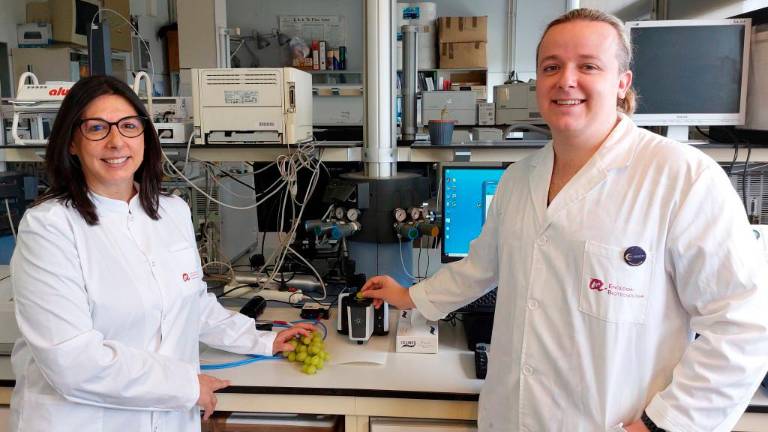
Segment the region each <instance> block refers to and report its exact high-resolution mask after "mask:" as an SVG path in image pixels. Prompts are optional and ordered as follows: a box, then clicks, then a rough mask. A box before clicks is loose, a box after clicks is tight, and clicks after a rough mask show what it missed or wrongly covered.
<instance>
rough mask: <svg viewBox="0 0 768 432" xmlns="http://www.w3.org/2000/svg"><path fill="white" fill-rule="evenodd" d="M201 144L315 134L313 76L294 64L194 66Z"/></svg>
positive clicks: (294, 139)
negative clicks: (228, 66) (211, 67)
mask: <svg viewBox="0 0 768 432" xmlns="http://www.w3.org/2000/svg"><path fill="white" fill-rule="evenodd" d="M192 104H193V111H194V118H195V121H194V126H195V132H196V135H197V136H196V137H195V143H196V144H295V143H301V142H307V141H311V140H312V76H311V75H310V74H308V73H306V72H303V71H300V70H298V69H294V68H287V67H286V68H238V69H192Z"/></svg>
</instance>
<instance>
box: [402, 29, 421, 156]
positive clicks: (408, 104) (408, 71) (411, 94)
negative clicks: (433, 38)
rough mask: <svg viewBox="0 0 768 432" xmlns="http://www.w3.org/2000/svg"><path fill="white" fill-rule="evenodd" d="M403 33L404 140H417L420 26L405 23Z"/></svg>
mask: <svg viewBox="0 0 768 432" xmlns="http://www.w3.org/2000/svg"><path fill="white" fill-rule="evenodd" d="M400 31H401V32H402V33H403V84H402V96H403V119H402V123H401V124H402V135H403V141H407V142H413V141H415V140H416V88H417V83H416V76H417V67H418V65H419V55H418V52H419V51H418V50H417V49H416V47H418V46H419V27H418V26H415V25H404V26H402V27H401V28H400Z"/></svg>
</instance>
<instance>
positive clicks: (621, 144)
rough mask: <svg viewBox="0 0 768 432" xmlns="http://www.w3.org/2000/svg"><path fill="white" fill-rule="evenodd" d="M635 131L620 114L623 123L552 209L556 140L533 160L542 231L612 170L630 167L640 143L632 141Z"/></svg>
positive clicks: (533, 185) (534, 196)
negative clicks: (549, 201) (549, 203)
mask: <svg viewBox="0 0 768 432" xmlns="http://www.w3.org/2000/svg"><path fill="white" fill-rule="evenodd" d="M635 129H637V126H635V124H634V123H633V122H632V120H630V118H629V117H627V116H626V115H624V114H623V113H619V123H618V124H617V125H616V126H615V127H614V128H613V130H612V131H611V133H610V134H609V135H608V137H607V138H606V139H605V141H604V142H603V144H601V145H600V148H599V149H598V150H597V152H596V153H595V154H594V156H592V158H591V159H590V160H589V161H588V162H587V163H586V164H585V165H584V166H583V167H582V168H581V170H579V172H578V173H576V175H575V176H574V177H573V178H572V179H571V180H570V181H569V182H568V184H567V185H565V187H564V188H563V190H562V191H560V193H559V194H558V196H557V198H556V199H555V200H554V201H553V202H552V203H551V205H550V206H549V207H547V198H548V195H549V184H550V181H551V179H552V168H553V165H554V160H555V154H554V149H553V146H552V141H550V142H549V143H547V145H546V146H545V147H544V148H543V149H542V150H541V151H539V152H538V153H537V154H536V155H534V156H533V157H531V158H530V159H529V162H528V163H529V165H530V166H531V171H530V176H529V177H528V178H529V187H530V191H531V197H532V199H533V204H534V208H535V209H536V215H537V219H538V222H539V227H540V229H542V230H543V229H546V227H547V226H548V225H549V223H550V222H551V221H552V220H553V219H554V217H555V216H556V215H557V214H558V213H560V212H561V211H562V210H564V209H566V208H567V207H569V206H570V205H572V204H574V203H576V202H577V201H579V200H580V199H582V198H583V197H584V196H585V195H586V194H587V193H588V192H589V191H591V190H592V189H594V188H595V187H596V186H597V185H599V184H600V183H602V182H603V181H604V180H605V179H606V178H607V176H608V173H609V171H611V170H614V169H621V168H626V167H628V166H629V165H630V163H631V162H632V159H633V158H634V156H635V153H636V151H637V145H638V141H637V140H633V139H628V138H629V137H631V136H633V134H634V132H635Z"/></svg>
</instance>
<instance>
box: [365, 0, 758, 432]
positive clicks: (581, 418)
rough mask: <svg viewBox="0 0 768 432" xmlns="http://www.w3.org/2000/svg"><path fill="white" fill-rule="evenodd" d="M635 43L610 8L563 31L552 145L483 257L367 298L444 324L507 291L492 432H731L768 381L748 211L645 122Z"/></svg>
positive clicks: (381, 284) (511, 172)
mask: <svg viewBox="0 0 768 432" xmlns="http://www.w3.org/2000/svg"><path fill="white" fill-rule="evenodd" d="M627 38H628V35H627V34H626V33H625V32H624V30H623V26H622V24H621V22H620V21H618V20H617V19H616V18H614V17H612V16H609V15H606V14H603V13H601V12H598V11H594V10H586V9H580V10H574V11H571V12H569V13H567V14H565V15H564V16H562V17H560V18H558V19H557V20H555V21H554V22H552V23H551V24H550V25H549V26H548V28H547V30H546V31H545V33H544V35H543V36H542V39H541V42H540V45H539V47H538V52H537V57H538V59H537V88H536V90H537V99H538V104H539V108H540V109H541V112H542V115H543V117H544V119H545V120H546V122H547V123H548V125H549V127H550V129H551V131H552V137H553V139H552V142H551V143H550V144H548V145H547V146H545V147H544V148H543V149H542V150H540V151H538V152H535V153H534V154H532V155H531V156H529V157H527V158H525V159H524V160H522V161H520V162H518V163H515V164H513V165H511V166H510V167H509V169H507V171H506V172H505V174H504V176H503V177H502V179H501V181H500V183H499V187H498V190H497V193H496V196H495V198H494V200H493V203H492V204H491V208H490V210H489V213H488V217H487V220H486V223H485V225H484V227H483V231H482V233H481V234H480V236H479V237H478V238H477V239H476V240H474V241H473V242H472V244H471V247H470V253H469V256H468V257H467V258H465V259H463V260H461V261H459V262H456V263H453V264H449V265H447V266H445V267H443V268H442V269H441V270H440V271H438V272H437V273H436V274H435V275H434V276H433V277H432V278H430V279H428V280H426V281H424V282H421V283H419V284H417V285H415V286H413V287H411V288H410V290H406V289H405V288H403V287H401V286H400V285H398V284H397V283H396V282H395V281H394V280H393V279H391V278H389V277H387V276H377V277H374V278H372V279H371V280H369V281H368V282H367V283H366V285H365V286H364V287H363V290H364V291H365V294H364V295H366V296H367V297H371V298H375V299H378V301H379V302H380V300H381V299H383V300H386V301H388V302H389V303H390V304H393V305H395V306H397V307H399V308H414V307H416V308H418V310H419V311H420V312H422V313H423V314H424V315H425V316H426V317H427V318H430V319H438V318H440V317H442V316H444V315H446V314H447V313H449V312H451V311H453V310H455V309H456V308H458V307H460V306H461V305H463V304H466V303H468V302H470V301H471V300H473V299H475V298H477V297H479V296H480V295H482V294H483V293H485V292H487V291H488V290H490V289H491V288H493V287H495V286H498V298H497V303H496V314H495V319H494V328H493V335H492V341H491V356H490V364H489V369H488V375H487V378H486V381H485V385H484V387H483V389H482V392H481V395H480V408H479V421H478V423H479V426H480V430H481V431H583V432H594V431H606V430H611V431H618V430H626V431H631V432H635V431H647V430H669V431H730V430H731V428H732V427H733V425H734V424H735V423H736V421H737V420H738V419H739V417H740V416H741V413H742V412H743V411H744V409H745V408H746V406H747V404H748V403H749V401H750V399H751V397H752V395H753V393H754V392H755V390H756V388H757V386H758V383H759V381H760V380H761V378H762V377H763V376H765V373H766V368H768V361H766V359H767V358H768V313H766V312H768V280H767V278H766V269H765V263H764V262H761V257H760V254H759V253H758V249H757V244H756V242H754V240H753V237H752V230H751V228H750V226H749V223H748V221H747V218H746V215H745V212H744V209H743V206H742V204H741V202H740V200H739V198H738V196H737V194H736V192H735V191H734V189H733V187H732V186H731V184H730V182H729V180H728V178H727V176H726V175H725V173H724V171H723V170H722V169H721V168H720V167H719V166H718V165H717V164H716V163H715V162H714V161H713V160H711V159H710V158H708V157H707V156H706V155H704V154H703V153H701V152H700V151H698V150H696V149H693V148H691V147H688V146H686V145H683V144H680V143H677V142H674V141H671V140H668V139H666V138H663V137H660V136H657V135H654V134H652V133H650V132H648V131H646V130H643V129H640V128H638V127H637V126H635V124H634V123H632V120H630V118H629V117H628V116H627V115H629V114H631V113H632V111H633V101H634V95H633V94H632V91H631V83H632V73H631V71H630V70H629V64H630V61H631V49H630V44H629V41H628V39H627ZM641 96H642V95H641ZM695 333H698V334H700V337H699V338H697V339H695V340H694V339H693V336H694V334H695ZM622 425H626V426H623V427H622Z"/></svg>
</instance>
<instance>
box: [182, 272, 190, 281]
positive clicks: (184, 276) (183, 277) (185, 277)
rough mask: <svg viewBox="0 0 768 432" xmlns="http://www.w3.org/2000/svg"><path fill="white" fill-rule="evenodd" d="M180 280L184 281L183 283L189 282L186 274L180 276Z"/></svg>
mask: <svg viewBox="0 0 768 432" xmlns="http://www.w3.org/2000/svg"><path fill="white" fill-rule="evenodd" d="M181 279H182V280H184V282H189V274H188V273H184V274H182V275H181Z"/></svg>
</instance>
